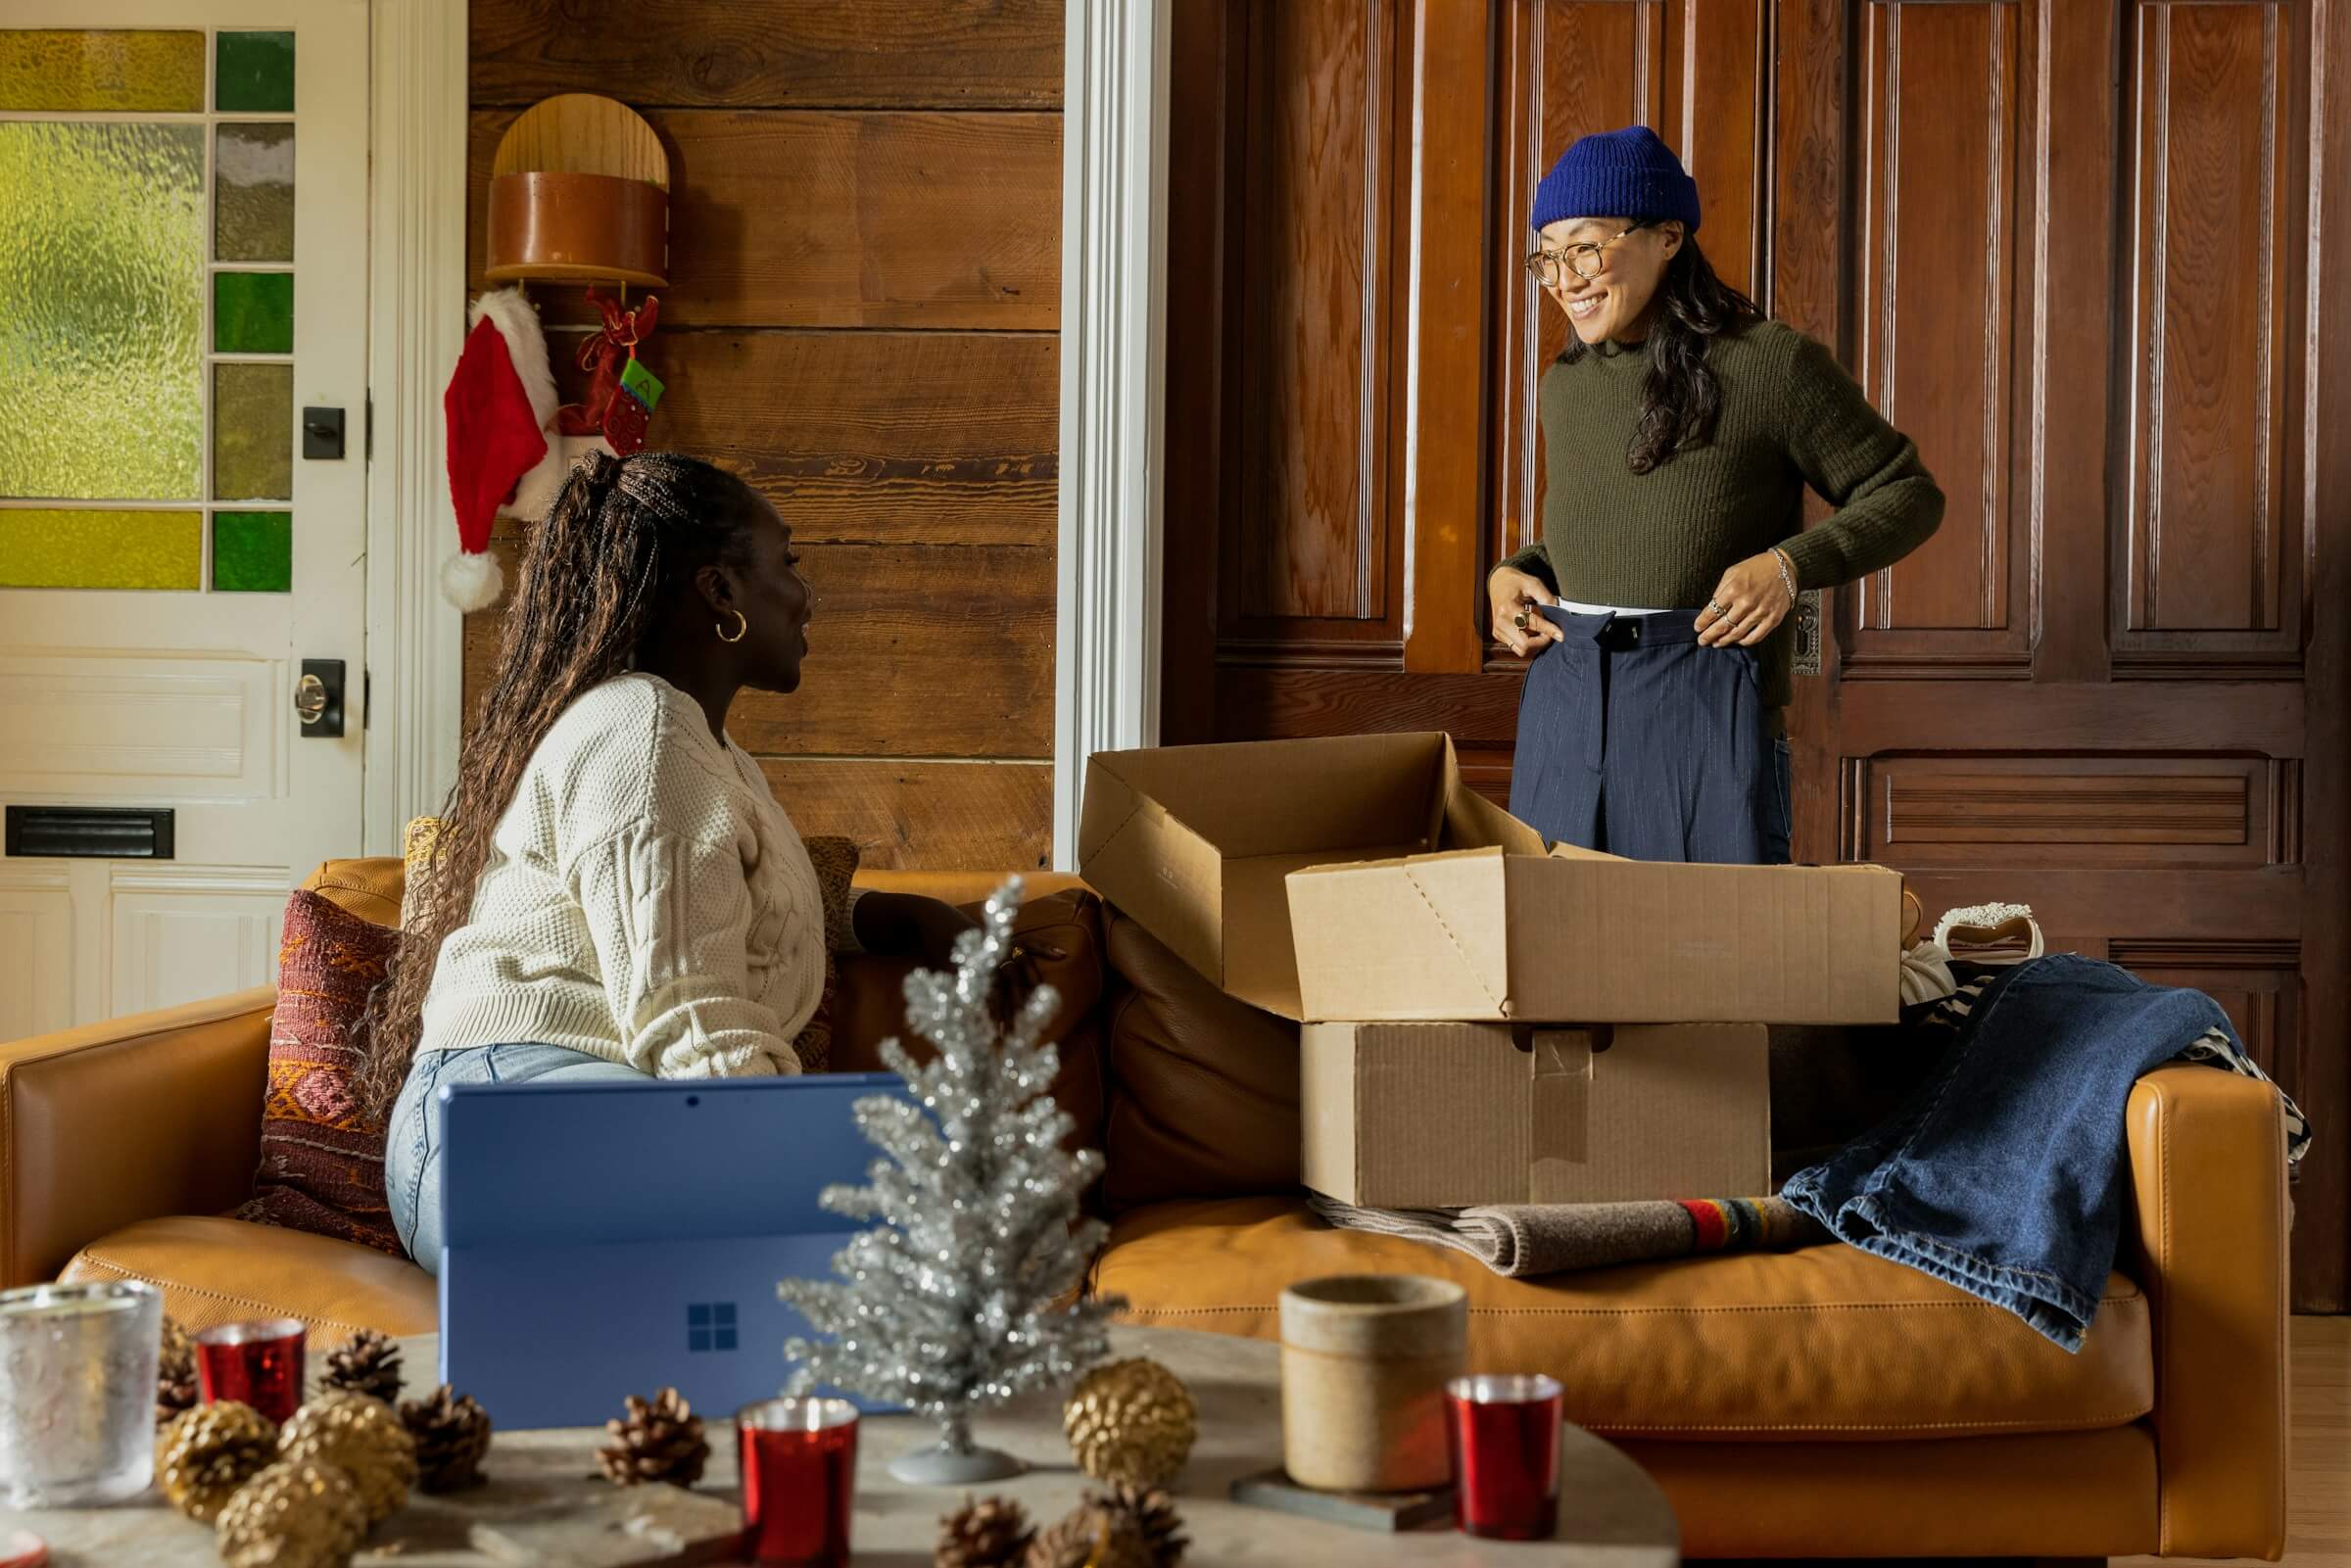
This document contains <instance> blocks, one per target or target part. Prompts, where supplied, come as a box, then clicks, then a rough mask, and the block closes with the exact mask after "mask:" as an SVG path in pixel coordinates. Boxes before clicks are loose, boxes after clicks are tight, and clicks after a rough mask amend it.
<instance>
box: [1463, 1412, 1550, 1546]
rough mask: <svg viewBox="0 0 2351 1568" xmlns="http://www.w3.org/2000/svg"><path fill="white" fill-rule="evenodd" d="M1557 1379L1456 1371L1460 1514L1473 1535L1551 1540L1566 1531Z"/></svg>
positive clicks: (1464, 1530) (1465, 1528)
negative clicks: (1562, 1516)
mask: <svg viewBox="0 0 2351 1568" xmlns="http://www.w3.org/2000/svg"><path fill="white" fill-rule="evenodd" d="M1564 1403H1565V1400H1564V1397H1563V1391H1562V1390H1561V1389H1560V1387H1559V1381H1558V1380H1557V1379H1556V1378H1548V1377H1544V1376H1542V1375H1540V1374H1537V1375H1535V1376H1532V1377H1457V1378H1455V1379H1454V1380H1453V1381H1452V1382H1450V1383H1448V1384H1446V1385H1445V1430H1446V1435H1447V1437H1448V1438H1449V1439H1450V1440H1451V1444H1452V1448H1453V1488H1454V1490H1453V1520H1454V1523H1455V1524H1457V1525H1459V1526H1460V1527H1461V1528H1462V1530H1463V1532H1464V1533H1466V1534H1468V1535H1472V1536H1491V1537H1494V1538H1497V1539H1499V1540H1503V1541H1548V1540H1550V1539H1551V1537H1552V1535H1553V1533H1554V1532H1555V1531H1557V1530H1558V1529H1559V1425H1560V1422H1561V1421H1562V1419H1563V1418H1564V1411H1563V1408H1562V1406H1563V1405H1564Z"/></svg>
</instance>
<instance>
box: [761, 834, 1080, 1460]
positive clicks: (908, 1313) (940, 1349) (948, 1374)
mask: <svg viewBox="0 0 2351 1568" xmlns="http://www.w3.org/2000/svg"><path fill="white" fill-rule="evenodd" d="M1020 907H1021V882H1020V879H1018V878H1017V877H1016V878H1014V879H1012V880H1011V881H1009V882H1007V883H1005V884H1004V886H1003V887H1002V888H1000V889H999V890H998V891H997V893H996V895H995V896H994V897H993V898H990V899H989V900H988V901H987V909H986V917H985V919H984V922H983V924H982V927H981V928H980V929H979V930H976V931H967V932H965V933H964V934H963V935H962V936H961V937H959V938H958V939H957V941H956V944H955V971H954V973H953V974H939V973H937V972H936V971H931V970H921V971H917V972H916V973H915V974H910V975H908V976H907V978H906V1022H907V1024H908V1026H909V1027H911V1028H912V1029H913V1030H914V1031H915V1032H916V1033H918V1034H920V1035H922V1036H924V1037H925V1038H927V1039H929V1040H930V1041H931V1042H932V1043H933V1044H935V1045H936V1046H937V1047H938V1058H937V1060H936V1061H935V1062H932V1063H930V1064H929V1065H927V1066H923V1067H917V1066H916V1065H915V1064H914V1062H913V1060H912V1059H911V1058H909V1057H908V1056H907V1054H906V1052H905V1050H904V1049H903V1048H902V1047H901V1046H900V1045H899V1044H898V1042H897V1041H896V1040H894V1039H893V1040H888V1041H886V1042H884V1044H883V1046H882V1060H883V1061H884V1062H885V1063H886V1064H888V1067H889V1069H890V1070H892V1071H893V1072H896V1073H897V1074H898V1075H899V1076H900V1077H902V1078H904V1079H905V1080H906V1084H907V1087H908V1088H909V1089H910V1090H911V1091H912V1094H913V1103H911V1104H910V1103H908V1101H906V1100H905V1099H903V1098H900V1097H898V1096H895V1095H888V1096H875V1097H872V1098H870V1099H865V1100H860V1101H858V1102H857V1106H856V1114H857V1124H858V1126H859V1127H861V1128H862V1129H863V1130H864V1132H865V1135H866V1136H867V1137H868V1138H870V1139H872V1140H873V1142H874V1144H875V1146H876V1147H878V1148H879V1149H881V1150H882V1152H883V1153H884V1154H885V1155H887V1156H888V1159H886V1160H877V1161H875V1162H874V1164H873V1166H872V1168H871V1169H870V1170H868V1171H867V1173H866V1185H864V1186H862V1187H845V1186H843V1187H830V1188H827V1189H826V1191H825V1193H824V1196H823V1200H822V1201H823V1203H824V1206H825V1207H826V1208H827V1209H830V1210H832V1211H833V1212H836V1213H840V1214H846V1215H849V1216H850V1217H852V1218H857V1219H879V1220H880V1221H881V1223H880V1224H878V1225H876V1226H874V1227H873V1228H872V1229H870V1230H865V1231H861V1232H859V1233H858V1235H857V1236H856V1237H855V1239H853V1240H852V1241H851V1242H850V1243H849V1245H848V1246H847V1247H846V1248H844V1249H842V1251H841V1252H840V1256H838V1257H837V1258H835V1259H834V1260H833V1269H834V1272H835V1273H836V1274H837V1275H838V1276H840V1277H839V1278H837V1279H831V1280H810V1279H790V1280H786V1281H784V1282H783V1283H782V1284H781V1285H779V1286H778V1287H777V1294H778V1295H780V1296H782V1297H783V1299H784V1300H785V1302H787V1303H788V1304H790V1305H791V1306H792V1307H796V1308H798V1309H799V1311H800V1312H801V1313H802V1314H803V1315H804V1316H805V1317H806V1318H807V1319H808V1321H809V1324H810V1325H811V1326H812V1327H813V1328H814V1329H815V1330H816V1331H817V1332H818V1333H819V1334H822V1335H827V1336H830V1337H829V1338H827V1339H823V1340H815V1341H811V1340H804V1339H794V1340H792V1341H791V1342H790V1343H789V1344H787V1345H786V1346H785V1354H787V1355H790V1356H792V1358H793V1359H795V1360H797V1361H798V1362H799V1363H800V1366H799V1369H798V1370H797V1371H796V1372H795V1373H794V1374H793V1378H792V1389H793V1391H794V1392H800V1393H804V1392H806V1391H807V1390H808V1389H810V1388H812V1387H816V1386H818V1385H830V1386H832V1387H835V1388H840V1389H846V1390H848V1391H850V1392H852V1393H856V1394H862V1395H864V1396H866V1397H867V1398H869V1399H873V1400H877V1401H883V1402H890V1403H895V1404H903V1405H906V1406H908V1407H910V1408H911V1409H913V1410H915V1411H916V1412H918V1413H920V1414H923V1415H927V1416H931V1417H933V1418H934V1419H936V1420H937V1421H938V1423H939V1441H938V1444H937V1445H936V1447H935V1448H929V1449H919V1450H917V1451H916V1452H913V1453H910V1454H907V1455H906V1456H905V1457H903V1458H901V1459H899V1460H897V1461H896V1462H895V1463H893V1464H892V1465H891V1466H890V1470H891V1473H892V1474H894V1475H896V1476H897V1477H898V1478H899V1479H900V1480H903V1481H912V1482H917V1483H926V1482H927V1483H935V1484H940V1485H964V1484H967V1483H970V1482H974V1481H986V1480H993V1479H996V1478H998V1477H1001V1476H1006V1475H1012V1474H1015V1473H1017V1472H1018V1471H1019V1469H1020V1467H1021V1466H1020V1461H1019V1460H1017V1459H1014V1458H1013V1457H1012V1456H1011V1455H1009V1454H1005V1453H1000V1452H996V1451H994V1450H992V1449H977V1448H975V1447H974V1446H973V1443H972V1432H971V1419H972V1412H973V1411H975V1410H977V1409H982V1408H984V1407H986V1406H989V1405H994V1404H1000V1403H1002V1402H1004V1401H1006V1400H1009V1399H1011V1398H1012V1397H1013V1396H1014V1395H1016V1394H1020V1393H1022V1392H1024V1391H1026V1390H1029V1389H1033V1388H1039V1387H1045V1386H1050V1385H1054V1384H1060V1383H1066V1382H1068V1381H1070V1380H1071V1379H1072V1378H1074V1377H1076V1376H1077V1375H1078V1373H1080V1372H1081V1371H1083V1370H1084V1369H1085V1368H1086V1367H1087V1366H1089V1365H1091V1364H1092V1363H1093V1362H1095V1361H1098V1360H1100V1359H1101V1358H1102V1357H1103V1356H1104V1354H1107V1352H1108V1349H1109V1347H1108V1344H1107V1342H1106V1340H1105V1338H1104V1335H1103V1328H1102V1319H1103V1317H1104V1316H1105V1315H1106V1314H1107V1313H1108V1312H1109V1311H1110V1310H1111V1309H1112V1308H1113V1307H1116V1306H1117V1305H1119V1304H1118V1303H1116V1302H1115V1301H1092V1302H1081V1303H1079V1304H1077V1305H1075V1306H1066V1305H1061V1304H1062V1303H1063V1302H1064V1301H1065V1299H1066V1298H1067V1297H1069V1296H1070V1294H1071V1293H1072V1292H1073V1290H1074V1288H1075V1287H1076V1286H1077V1284H1078V1282H1079V1280H1080V1278H1081V1277H1082V1275H1083V1273H1084V1270H1085V1265H1086V1261H1087V1259H1090V1258H1091V1257H1092V1256H1093V1253H1094V1250H1095V1248H1096V1247H1097V1246H1099V1245H1100V1243H1101V1239H1102V1226H1101V1224H1100V1222H1099V1221H1096V1220H1090V1219H1089V1220H1086V1221H1084V1222H1083V1223H1079V1222H1078V1203H1079V1196H1080V1194H1081V1193H1082V1192H1084V1190H1085V1188H1086V1186H1087V1184H1089V1183H1090V1182H1091V1181H1092V1180H1093V1179H1094V1177H1095V1176H1096V1175H1098V1174H1099V1173H1100V1171H1101V1168H1102V1157H1101V1156H1100V1155H1099V1154H1096V1153H1095V1152H1094V1151H1092V1150H1090V1149H1088V1150H1085V1151H1082V1152H1080V1153H1079V1154H1075V1155H1073V1154H1070V1153H1069V1152H1067V1151H1066V1150H1064V1149H1063V1148H1062V1146H1061V1142H1062V1139H1063V1138H1064V1137H1066V1136H1067V1135H1068V1134H1069V1132H1070V1130H1071V1127H1072V1126H1073V1123H1072V1121H1071V1119H1070V1117H1069V1114H1068V1113H1067V1112H1065V1111H1063V1110H1062V1109H1061V1108H1060V1107H1059V1106H1057V1105H1055V1104H1054V1103H1053V1100H1052V1097H1051V1096H1050V1095H1049V1094H1047V1093H1046V1088H1047V1086H1048V1085H1049V1084H1051V1083H1052V1081H1053V1076H1054V1074H1055V1072H1056V1071H1058V1070H1059V1067H1060V1058H1059V1054H1058V1053H1057V1052H1056V1051H1055V1050H1054V1048H1053V1045H1052V1043H1051V1042H1050V1041H1045V1040H1042V1039H1041V1038H1040V1036H1041V1035H1042V1033H1043V1030H1044V1027H1045V1025H1046V1023H1047V1022H1049V1021H1050V1020H1051V1019H1052V1017H1053V1014H1054V1011H1055V1009H1056V1008H1058V1007H1059V1006H1060V997H1059V996H1058V995H1057V994H1056V993H1055V991H1054V990H1053V988H1052V987H1051V986H1049V985H1039V986H1038V987H1037V988H1036V989H1035V990H1034V991H1033V992H1032V993H1031V995H1030V996H1029V998H1028V999H1027V1001H1026V1002H1024V1003H1023V1004H1022V1006H1021V1008H1020V1010H1019V1012H1018V1013H1017V1014H1016V1015H1015V1016H1014V1018H1013V1021H1012V1023H1011V1026H1010V1027H1009V1029H1006V1030H1004V1031H1002V1038H1001V1039H1000V1040H999V1038H998V1035H999V1031H998V1028H997V1025H996V1020H995V1016H994V1010H993V1008H992V1006H991V1001H992V996H993V992H994V989H995V980H996V974H997V972H998V970H999V969H1000V968H1001V967H1002V965H1003V963H1004V961H1005V959H1006V958H1007V956H1008V955H1009V954H1010V953H1011V951H1012V940H1013V938H1012V923H1013V917H1014V915H1016V914H1017V913H1018V912H1019V910H1020Z"/></svg>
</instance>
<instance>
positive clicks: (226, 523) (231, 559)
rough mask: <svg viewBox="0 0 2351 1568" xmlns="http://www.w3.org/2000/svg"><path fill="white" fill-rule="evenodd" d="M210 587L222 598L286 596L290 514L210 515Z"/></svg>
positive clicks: (290, 568) (290, 577)
mask: <svg viewBox="0 0 2351 1568" xmlns="http://www.w3.org/2000/svg"><path fill="white" fill-rule="evenodd" d="M213 587H214V588H216V589H217V590H219V591H220V592H221V593H223V594H284V593H288V592H290V591H291V590H292V589H293V587H294V514H293V513H292V512H215V513H213Z"/></svg>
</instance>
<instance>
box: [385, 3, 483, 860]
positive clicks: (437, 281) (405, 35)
mask: <svg viewBox="0 0 2351 1568" xmlns="http://www.w3.org/2000/svg"><path fill="white" fill-rule="evenodd" d="M371 9H372V12H373V15H372V17H371V18H370V29H369V30H370V34H371V43H370V48H369V69H368V78H369V86H370V95H371V97H372V100H373V102H372V105H371V109H370V113H371V116H372V120H373V123H372V125H371V127H370V132H369V138H368V139H369V159H370V170H371V175H370V185H371V187H372V188H371V189H370V191H369V193H368V204H369V205H368V233H367V253H368V266H367V276H368V280H369V281H368V294H367V326H368V331H367V392H368V401H369V413H370V418H371V421H372V428H371V430H370V438H371V440H370V445H371V448H372V451H371V456H370V460H369V462H368V465H367V667H368V674H369V682H368V700H367V702H366V706H365V712H366V715H367V730H366V743H367V752H366V755H367V784H366V797H365V798H366V804H365V810H364V816H363V821H364V823H365V826H366V845H365V850H364V852H365V853H367V854H370V855H397V854H399V853H400V834H401V829H402V828H403V827H404V826H405V825H406V824H407V823H408V819H409V818H411V817H421V816H427V815H430V814H431V813H433V812H435V811H438V810H439V809H440V807H441V801H442V798H443V797H444V796H445V795H446V794H447V793H448V792H449V787H450V785H451V784H455V783H456V778H457V741H458V737H459V736H460V735H461V734H462V732H463V729H464V708H463V704H464V662H465V661H464V633H465V620H464V617H463V616H462V615H460V614H458V612H457V611H456V608H455V607H454V606H453V605H451V604H450V602H449V601H448V600H447V599H445V598H443V597H442V596H441V592H440V586H439V581H438V575H437V574H438V572H439V568H440V561H441V557H442V556H443V555H445V554H447V553H448V552H449V551H451V550H452V549H455V548H456V538H457V535H456V526H457V525H456V517H455V515H454V514H453V512H452V510H451V507H450V500H449V472H448V469H447V468H446V467H445V466H444V462H445V459H444V456H443V441H442V413H441V394H442V391H443V389H444V388H446V387H447V386H448V384H449V376H450V372H451V370H452V369H453V368H454V367H455V366H456V362H457V351H458V349H459V348H460V347H461V346H462V345H463V343H464V336H465V136H466V118H465V117H466V69H465V67H466V54H465V51H466V32H465V10H466V0H373V6H372V8H371Z"/></svg>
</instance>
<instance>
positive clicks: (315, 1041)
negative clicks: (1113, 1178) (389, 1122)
mask: <svg viewBox="0 0 2351 1568" xmlns="http://www.w3.org/2000/svg"><path fill="white" fill-rule="evenodd" d="M399 945H400V933H399V932H398V931H396V930H393V929H390V928H389V927H383V926H378V925H376V924H375V923H374V922H373V921H369V920H365V919H362V918H361V917H360V916H357V915H352V914H347V913H345V912H344V911H343V910H342V909H340V908H338V907H336V906H335V905H333V904H330V903H328V902H327V901H326V899H325V898H323V897H321V896H320V895H319V894H317V893H314V892H311V891H309V890H308V889H305V888H296V889H295V890H294V892H293V894H292V895H291V896H290V897H288V898H287V900H286V917H285V927H284V932H283V934H282V936H281V937H280V938H279V941H278V949H277V1007H276V1010H275V1011H274V1012H273V1013H272V1014H271V1016H270V1020H269V1077H268V1084H267V1087H266V1088H265V1089H264V1092H263V1100H262V1161H261V1168H260V1169H259V1170H258V1171H257V1172H256V1173H255V1176H254V1187H253V1197H252V1198H251V1199H250V1200H249V1201H248V1202H247V1203H246V1204H245V1206H244V1207H243V1208H242V1209H240V1210H238V1211H237V1217H239V1218H240V1219H250V1220H254V1221H257V1222H258V1223H261V1224H264V1225H285V1226H289V1227H291V1228H293V1229H295V1230H307V1231H311V1232H313V1233H314V1234H317V1235H320V1236H333V1237H336V1238H338V1239H340V1240H343V1241H355V1242H358V1243H360V1245H362V1246H366V1247H373V1248H375V1249H376V1250H377V1251H378V1252H387V1253H391V1254H393V1255H394V1256H395V1257H398V1256H400V1255H401V1246H400V1237H399V1236H398V1235H397V1234H396V1233H395V1232H394V1231H393V1229H392V1211H391V1207H390V1205H389V1204H387V1203H386V1201H385V1199H384V1129H383V1128H382V1127H380V1126H377V1125H375V1124H374V1123H373V1122H372V1121H371V1120H370V1118H368V1117H365V1116H363V1115H362V1114H361V1113H360V1104H359V1100H358V1098H357V1097H356V1096H355V1094H354V1093H353V1077H354V1075H355V1074H356V1073H357V1072H358V1071H359V1069H360V1050H359V1048H358V1047H357V1046H355V1045H353V1044H352V1041H351V1031H352V1030H353V1029H354V1028H355V1027H356V1026H357V1025H358V1024H359V1022H360V1014H362V1013H364V1012H365V1011H366V1010H367V993H368V992H370V991H371V990H373V989H374V988H375V987H376V985H377V984H378V983H379V982H380V981H381V980H382V979H383V977H384V968H385V966H386V965H387V964H388V963H389V962H390V961H391V958H392V952H393V949H394V948H396V947H398V946H399Z"/></svg>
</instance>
